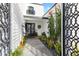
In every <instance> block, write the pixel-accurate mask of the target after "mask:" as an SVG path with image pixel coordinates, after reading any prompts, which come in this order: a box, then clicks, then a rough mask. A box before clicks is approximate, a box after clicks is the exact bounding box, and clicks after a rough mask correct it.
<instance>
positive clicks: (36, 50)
mask: <svg viewBox="0 0 79 59" xmlns="http://www.w3.org/2000/svg"><path fill="white" fill-rule="evenodd" d="M23 56H52V54H51V52H50V51H49V50H48V48H47V47H45V46H44V44H43V43H42V42H41V41H40V40H39V39H37V38H29V39H27V42H26V45H25V47H24V50H23Z"/></svg>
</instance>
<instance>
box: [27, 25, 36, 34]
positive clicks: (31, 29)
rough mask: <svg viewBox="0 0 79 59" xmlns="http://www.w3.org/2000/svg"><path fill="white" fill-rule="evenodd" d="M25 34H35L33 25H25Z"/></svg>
mask: <svg viewBox="0 0 79 59" xmlns="http://www.w3.org/2000/svg"><path fill="white" fill-rule="evenodd" d="M26 32H28V33H29V34H33V33H34V32H35V23H26Z"/></svg>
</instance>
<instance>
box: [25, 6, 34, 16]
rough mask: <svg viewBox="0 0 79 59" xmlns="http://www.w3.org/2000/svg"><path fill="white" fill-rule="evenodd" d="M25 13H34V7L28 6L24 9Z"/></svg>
mask: <svg viewBox="0 0 79 59" xmlns="http://www.w3.org/2000/svg"><path fill="white" fill-rule="evenodd" d="M26 13H27V14H33V15H35V10H34V7H32V6H28V10H27V11H26Z"/></svg>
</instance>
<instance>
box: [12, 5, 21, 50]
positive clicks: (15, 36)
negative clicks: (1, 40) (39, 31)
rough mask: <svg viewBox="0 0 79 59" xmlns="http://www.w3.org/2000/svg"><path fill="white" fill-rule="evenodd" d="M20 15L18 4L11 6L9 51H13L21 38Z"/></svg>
mask: <svg viewBox="0 0 79 59" xmlns="http://www.w3.org/2000/svg"><path fill="white" fill-rule="evenodd" d="M21 25H22V15H21V12H20V9H19V6H18V4H11V50H12V51H14V50H15V49H16V48H17V46H18V45H19V43H20V41H21V37H22V27H21Z"/></svg>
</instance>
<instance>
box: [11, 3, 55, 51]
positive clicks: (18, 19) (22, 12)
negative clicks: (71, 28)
mask: <svg viewBox="0 0 79 59" xmlns="http://www.w3.org/2000/svg"><path fill="white" fill-rule="evenodd" d="M54 9H55V8H53V7H52V9H50V10H49V11H51V10H54ZM49 11H48V12H47V13H44V6H43V5H42V4H40V3H30V4H26V3H23V4H22V3H19V4H17V3H12V4H11V50H12V51H14V50H15V49H16V48H17V46H18V45H19V43H20V41H21V39H22V36H24V34H26V33H29V34H34V33H37V35H38V36H40V35H41V34H42V33H43V32H45V33H46V35H47V36H49V31H48V18H49V15H48V14H49Z"/></svg>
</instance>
